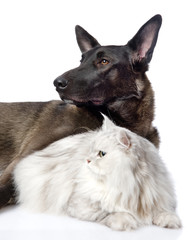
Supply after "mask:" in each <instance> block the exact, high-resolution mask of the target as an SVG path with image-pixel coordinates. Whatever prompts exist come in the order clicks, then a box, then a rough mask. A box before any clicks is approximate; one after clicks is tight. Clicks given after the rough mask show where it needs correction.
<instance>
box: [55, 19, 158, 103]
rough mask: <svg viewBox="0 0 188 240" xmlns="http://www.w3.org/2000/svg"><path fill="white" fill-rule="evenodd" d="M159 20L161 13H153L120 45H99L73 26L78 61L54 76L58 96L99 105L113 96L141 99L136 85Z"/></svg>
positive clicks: (155, 34) (147, 58)
mask: <svg viewBox="0 0 188 240" xmlns="http://www.w3.org/2000/svg"><path fill="white" fill-rule="evenodd" d="M161 23H162V18H161V16H160V15H156V16H154V17H153V18H151V19H150V20H149V21H148V22H146V23H145V24H144V25H143V26H142V27H141V28H140V29H139V31H138V32H137V33H136V35H135V36H134V37H133V38H132V39H131V40H130V41H129V42H128V43H127V44H126V45H122V46H101V45H100V44H99V43H98V41H97V40H96V39H95V38H94V37H92V36H91V35H90V34H89V33H88V32H87V31H85V30H84V29H83V28H82V27H80V26H76V37H77V42H78V45H79V47H80V50H81V52H82V59H81V64H80V66H79V67H77V68H75V69H72V70H69V71H67V72H65V73H64V74H62V75H61V76H59V77H58V78H57V79H55V81H54V85H55V87H56V90H57V92H58V93H59V95H60V97H61V99H62V100H67V101H70V102H73V103H75V104H86V103H91V104H93V105H97V106H100V105H104V104H106V103H107V102H110V101H114V99H117V98H119V99H128V98H132V97H136V98H141V96H142V91H143V89H142V87H140V86H141V85H144V83H142V81H144V77H143V76H145V72H146V71H147V70H148V64H149V62H150V61H151V58H152V55H153V51H154V48H155V45H156V42H157V37H158V32H159V29H160V26H161ZM138 80H139V83H138Z"/></svg>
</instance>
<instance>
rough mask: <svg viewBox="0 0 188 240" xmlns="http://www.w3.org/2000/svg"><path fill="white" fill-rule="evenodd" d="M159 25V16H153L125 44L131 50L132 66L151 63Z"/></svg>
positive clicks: (160, 21)
mask: <svg viewBox="0 0 188 240" xmlns="http://www.w3.org/2000/svg"><path fill="white" fill-rule="evenodd" d="M161 23H162V17H161V15H155V16H154V17H152V18H151V19H150V20H149V21H148V22H146V23H145V24H144V25H143V26H142V27H141V28H140V29H139V31H138V32H137V33H136V35H135V36H134V37H133V38H132V39H131V40H130V41H129V42H128V43H127V46H128V47H129V49H130V50H131V54H132V62H133V64H137V63H142V65H143V63H145V64H148V63H149V62H150V61H151V58H152V55H153V51H154V48H155V45H156V42H157V37H158V33H159V29H160V27H161Z"/></svg>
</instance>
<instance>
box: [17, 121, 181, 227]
mask: <svg viewBox="0 0 188 240" xmlns="http://www.w3.org/2000/svg"><path fill="white" fill-rule="evenodd" d="M100 150H101V151H104V152H106V155H105V156H104V157H102V158H100V157H99V156H98V152H99V151H100ZM88 160H89V161H88ZM14 180H15V186H16V189H17V194H18V198H17V200H18V203H21V204H22V205H23V206H24V207H27V208H28V209H31V210H33V211H37V212H48V213H52V214H67V215H70V216H73V217H77V218H79V219H83V220H88V221H97V222H100V223H102V224H105V225H107V226H109V227H111V228H112V229H115V230H131V229H135V228H137V227H139V226H141V225H145V224H152V223H153V224H156V225H158V226H161V227H169V228H179V227H181V222H180V219H179V218H178V216H177V215H176V213H175V208H176V200H175V194H174V189H173V184H172V181H171V178H170V176H169V174H168V172H167V170H166V167H165V165H164V163H163V162H162V160H161V158H160V157H159V154H158V150H157V149H156V148H155V147H154V145H153V144H151V143H150V142H149V141H147V140H146V139H144V138H142V137H140V136H138V135H136V134H134V133H132V132H130V131H129V130H127V129H124V128H121V127H117V126H115V125H114V123H112V122H111V121H110V120H109V119H108V118H107V117H104V122H103V126H102V127H101V128H100V129H99V130H96V131H91V132H87V133H83V134H79V135H75V136H69V137H67V138H64V139H61V140H59V141H56V142H54V143H53V144H51V145H49V146H48V147H46V148H45V149H43V150H41V151H37V152H35V153H33V154H31V155H29V156H28V157H26V158H25V159H23V160H22V161H21V162H20V163H19V164H18V165H17V167H16V169H15V171H14Z"/></svg>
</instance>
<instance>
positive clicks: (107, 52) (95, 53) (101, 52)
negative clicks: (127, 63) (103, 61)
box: [84, 45, 127, 59]
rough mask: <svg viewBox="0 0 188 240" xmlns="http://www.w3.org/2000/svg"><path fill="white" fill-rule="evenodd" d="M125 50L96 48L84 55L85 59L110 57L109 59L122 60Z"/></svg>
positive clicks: (105, 47) (111, 47) (111, 46)
mask: <svg viewBox="0 0 188 240" xmlns="http://www.w3.org/2000/svg"><path fill="white" fill-rule="evenodd" d="M126 53H127V51H126V48H125V47H124V46H114V45H108V46H98V47H96V48H93V49H91V50H89V51H88V52H86V53H85V54H84V55H85V56H86V57H93V58H101V57H110V58H117V59H119V58H123V57H126V55H127V54H126Z"/></svg>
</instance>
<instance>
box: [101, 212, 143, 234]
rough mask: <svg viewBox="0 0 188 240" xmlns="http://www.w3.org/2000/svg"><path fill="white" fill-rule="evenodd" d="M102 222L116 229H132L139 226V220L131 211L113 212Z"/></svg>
mask: <svg viewBox="0 0 188 240" xmlns="http://www.w3.org/2000/svg"><path fill="white" fill-rule="evenodd" d="M102 223H103V224H105V225H106V226H108V227H110V228H111V229H113V230H116V231H131V230H134V229H137V228H138V227H139V224H138V221H137V220H136V219H135V218H134V217H133V216H132V215H131V214H129V213H112V214H110V215H108V216H107V217H106V218H105V219H104V220H103V222H102Z"/></svg>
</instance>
